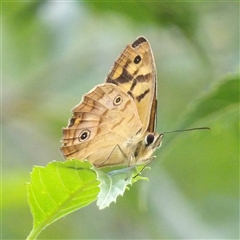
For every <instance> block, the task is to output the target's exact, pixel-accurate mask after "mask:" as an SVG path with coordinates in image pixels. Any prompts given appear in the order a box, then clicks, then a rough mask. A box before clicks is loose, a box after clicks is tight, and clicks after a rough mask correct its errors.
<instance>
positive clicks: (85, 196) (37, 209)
mask: <svg viewBox="0 0 240 240" xmlns="http://www.w3.org/2000/svg"><path fill="white" fill-rule="evenodd" d="M139 169H140V168H139ZM137 175H139V171H138V170H137V168H136V167H131V168H126V169H120V170H115V171H111V172H109V173H108V174H106V173H104V172H103V171H101V170H99V169H94V167H93V165H92V164H91V163H89V162H87V161H84V162H81V161H79V160H69V161H66V162H57V161H53V162H50V163H49V164H48V165H47V166H46V167H38V166H35V167H34V169H33V172H32V174H31V182H30V183H29V184H28V202H29V205H30V208H31V212H32V215H33V220H34V223H33V229H32V231H31V233H30V235H29V236H28V238H27V239H35V238H36V237H37V235H38V234H39V233H40V232H41V231H42V230H43V229H44V228H45V227H46V226H48V225H50V224H51V223H53V222H55V221H56V220H58V219H59V218H62V217H64V216H66V215H67V214H69V213H71V212H73V211H76V210H78V209H80V208H82V207H85V206H87V205H89V204H90V203H91V202H93V201H95V200H96V199H98V201H97V205H98V207H99V209H100V210H101V209H104V208H105V207H108V206H109V204H110V203H111V202H113V201H116V198H117V196H118V195H123V193H124V191H125V189H126V187H127V185H129V184H131V183H132V182H135V181H136V179H135V176H137ZM133 179H134V180H133ZM137 179H138V180H139V179H144V178H142V177H140V176H137Z"/></svg>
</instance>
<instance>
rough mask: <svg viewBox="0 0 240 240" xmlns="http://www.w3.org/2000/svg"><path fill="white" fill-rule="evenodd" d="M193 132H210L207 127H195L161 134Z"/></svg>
mask: <svg viewBox="0 0 240 240" xmlns="http://www.w3.org/2000/svg"><path fill="white" fill-rule="evenodd" d="M194 130H211V128H209V127H196V128H187V129H178V130H170V131H166V132H163V133H161V134H165V133H173V132H187V131H194Z"/></svg>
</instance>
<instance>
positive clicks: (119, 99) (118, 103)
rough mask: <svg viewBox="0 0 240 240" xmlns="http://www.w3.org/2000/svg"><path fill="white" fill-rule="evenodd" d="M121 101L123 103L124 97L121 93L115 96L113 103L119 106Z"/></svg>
mask: <svg viewBox="0 0 240 240" xmlns="http://www.w3.org/2000/svg"><path fill="white" fill-rule="evenodd" d="M121 103H122V97H121V96H120V95H118V96H116V97H115V98H114V100H113V104H114V105H115V106H118V105H120V104H121Z"/></svg>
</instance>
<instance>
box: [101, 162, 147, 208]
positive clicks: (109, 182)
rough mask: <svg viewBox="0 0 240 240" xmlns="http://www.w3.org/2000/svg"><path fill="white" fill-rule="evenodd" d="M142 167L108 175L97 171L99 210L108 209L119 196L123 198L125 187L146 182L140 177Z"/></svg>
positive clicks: (121, 170) (133, 167)
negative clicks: (139, 181)
mask: <svg viewBox="0 0 240 240" xmlns="http://www.w3.org/2000/svg"><path fill="white" fill-rule="evenodd" d="M144 168H145V167H144V166H138V167H136V166H132V167H128V168H123V169H119V170H114V171H111V172H109V173H108V174H106V173H104V172H103V171H101V170H98V171H97V173H98V180H99V181H100V182H101V184H100V193H99V195H98V201H97V205H98V207H99V209H104V208H105V207H108V206H109V205H110V203H111V202H116V199H117V197H118V196H119V195H121V196H123V193H124V192H125V190H126V189H128V188H127V186H128V185H129V184H132V183H133V182H136V181H137V180H148V179H147V178H143V177H141V176H140V172H141V171H142V170H143V169H144Z"/></svg>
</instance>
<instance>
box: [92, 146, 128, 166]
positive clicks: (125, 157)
mask: <svg viewBox="0 0 240 240" xmlns="http://www.w3.org/2000/svg"><path fill="white" fill-rule="evenodd" d="M116 149H118V150H119V151H120V152H121V154H122V155H123V158H124V159H127V156H126V154H125V153H124V152H123V150H122V149H121V147H120V146H119V145H118V144H117V145H116V146H115V147H114V148H113V149H112V151H111V152H110V154H109V155H108V157H107V158H106V159H105V160H103V161H102V162H101V163H99V164H97V165H95V166H96V167H101V166H102V165H104V166H107V164H105V163H106V162H107V161H108V160H109V159H110V158H111V156H112V154H113V152H114V151H115V150H116ZM109 166H111V164H109ZM102 167H103V166H102Z"/></svg>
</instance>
